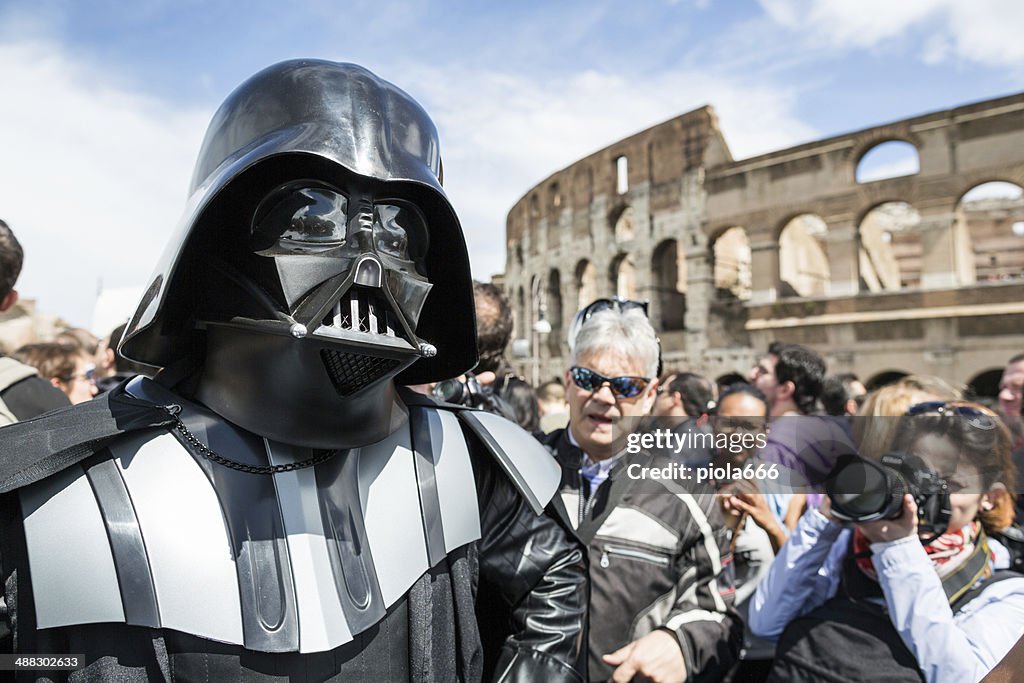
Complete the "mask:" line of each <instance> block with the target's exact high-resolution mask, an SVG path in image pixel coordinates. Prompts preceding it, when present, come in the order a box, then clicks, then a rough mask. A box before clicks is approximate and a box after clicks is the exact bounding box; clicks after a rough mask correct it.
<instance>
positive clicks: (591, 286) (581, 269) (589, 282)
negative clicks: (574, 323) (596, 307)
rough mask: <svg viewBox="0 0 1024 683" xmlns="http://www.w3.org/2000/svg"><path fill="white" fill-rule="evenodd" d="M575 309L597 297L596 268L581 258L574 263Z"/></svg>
mask: <svg viewBox="0 0 1024 683" xmlns="http://www.w3.org/2000/svg"><path fill="white" fill-rule="evenodd" d="M575 279H576V310H577V311H578V310H580V309H581V308H583V307H584V306H586V305H587V304H589V303H590V302H591V301H593V300H594V299H596V298H597V269H596V268H595V267H594V264H593V263H592V262H591V261H589V260H587V259H583V260H581V261H580V262H579V263H577V264H576V278H575Z"/></svg>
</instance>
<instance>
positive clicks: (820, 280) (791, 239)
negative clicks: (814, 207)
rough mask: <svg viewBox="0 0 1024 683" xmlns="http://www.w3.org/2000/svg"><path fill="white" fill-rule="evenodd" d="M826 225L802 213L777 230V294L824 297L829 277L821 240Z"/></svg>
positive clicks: (823, 245)
mask: <svg viewBox="0 0 1024 683" xmlns="http://www.w3.org/2000/svg"><path fill="white" fill-rule="evenodd" d="M827 233H828V226H827V225H825V221H824V220H822V219H821V217H820V216H817V215H816V214H812V213H802V214H799V215H796V216H794V217H793V218H790V219H789V220H788V221H786V222H785V223H784V224H783V226H782V229H781V230H780V231H779V294H780V296H782V297H786V296H825V295H826V294H828V283H829V279H830V277H831V270H830V268H829V262H828V255H827V253H826V251H825V237H826V235H827Z"/></svg>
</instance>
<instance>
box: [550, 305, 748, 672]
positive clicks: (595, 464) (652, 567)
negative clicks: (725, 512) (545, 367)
mask: <svg viewBox="0 0 1024 683" xmlns="http://www.w3.org/2000/svg"><path fill="white" fill-rule="evenodd" d="M609 301H610V302H611V304H610V305H608V306H605V307H602V310H599V311H597V312H594V313H592V314H591V315H589V317H588V316H586V315H584V316H578V318H581V320H580V321H579V322H580V323H581V324H580V326H579V328H578V332H577V333H576V335H575V337H574V339H573V340H572V341H573V343H572V344H571V346H572V352H571V357H570V367H569V368H568V369H567V370H566V373H565V390H566V399H567V401H568V403H569V425H568V427H567V428H565V429H560V430H557V431H555V432H552V433H551V434H549V435H547V437H545V443H546V445H547V446H548V448H549V449H550V450H551V451H552V452H553V453H554V455H555V458H556V460H557V461H558V463H559V465H560V466H561V468H562V482H561V487H560V492H561V496H562V500H563V502H564V503H565V506H566V509H567V511H568V516H569V518H570V521H571V523H572V524H573V526H574V528H575V529H576V532H577V534H578V536H579V537H580V540H581V541H582V542H584V543H586V544H587V546H588V548H589V551H590V580H591V603H590V610H591V611H590V629H589V643H588V644H589V650H590V655H589V659H588V668H589V673H590V678H591V680H594V681H598V680H608V679H609V678H611V679H612V680H614V681H629V680H633V677H634V676H637V677H640V678H644V680H654V681H684V680H695V681H699V680H719V679H720V678H721V677H722V675H723V674H724V673H725V672H726V671H727V670H728V669H729V667H730V666H731V665H732V663H733V661H734V660H735V656H736V651H737V649H738V645H739V637H740V634H741V627H740V625H739V622H738V621H737V620H736V619H735V618H734V612H733V611H732V609H731V607H730V603H731V593H732V585H731V580H730V579H728V578H727V577H726V576H724V575H723V573H722V568H723V566H724V565H727V564H728V560H727V559H726V558H727V554H728V539H727V532H726V530H725V528H724V525H723V523H722V519H721V515H720V512H719V509H718V506H717V504H716V503H715V498H714V496H713V495H711V493H712V492H711V489H710V488H708V487H706V486H702V485H696V484H695V483H694V482H692V481H688V480H685V478H683V479H675V480H671V481H663V480H654V481H652V480H651V479H650V478H641V473H642V472H643V471H645V470H647V471H652V470H654V469H662V468H664V467H665V466H666V465H668V464H670V462H671V461H670V460H669V459H668V458H667V457H665V456H663V455H658V454H652V453H651V452H649V451H646V450H643V449H639V448H634V447H633V446H635V442H636V440H635V439H634V438H631V437H635V436H638V435H639V434H638V433H637V430H639V429H640V425H641V424H643V422H642V421H643V419H644V416H645V415H647V413H648V412H649V410H650V408H651V405H652V404H653V403H654V400H655V396H656V390H657V388H658V380H657V370H658V359H659V349H658V341H657V338H656V336H655V333H654V330H653V329H652V327H651V324H650V322H649V321H648V319H647V316H646V314H645V312H644V311H643V310H641V307H639V306H629V305H628V304H629V303H631V302H622V301H619V300H609ZM585 310H586V309H585Z"/></svg>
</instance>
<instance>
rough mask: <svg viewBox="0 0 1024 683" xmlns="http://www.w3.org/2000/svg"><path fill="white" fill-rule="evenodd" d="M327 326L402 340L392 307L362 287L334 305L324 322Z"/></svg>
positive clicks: (382, 298)
mask: <svg viewBox="0 0 1024 683" xmlns="http://www.w3.org/2000/svg"><path fill="white" fill-rule="evenodd" d="M323 324H324V325H327V326H329V327H334V328H337V329H339V330H345V331H347V332H363V333H367V334H380V335H384V336H386V337H395V338H402V337H403V335H402V334H401V332H400V330H401V327H400V326H399V325H398V321H397V320H396V318H395V314H394V313H392V312H391V307H390V306H389V305H388V304H387V301H386V300H385V299H384V297H382V296H380V295H379V294H377V293H375V292H371V291H368V290H365V289H360V288H358V287H353V288H352V289H350V290H348V292H346V293H345V296H343V297H341V299H340V300H339V301H338V303H336V304H334V307H333V308H331V312H330V313H328V314H327V316H326V317H325V318H324V321H323Z"/></svg>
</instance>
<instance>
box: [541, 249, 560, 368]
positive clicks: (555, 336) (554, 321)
mask: <svg viewBox="0 0 1024 683" xmlns="http://www.w3.org/2000/svg"><path fill="white" fill-rule="evenodd" d="M544 298H545V300H546V302H547V305H546V309H547V310H546V318H547V321H548V322H549V323H550V324H551V334H549V335H548V351H549V352H550V353H551V355H552V356H559V355H561V345H562V315H563V307H562V275H561V273H559V271H558V269H557V268H552V269H551V270H550V271H548V282H547V289H546V292H545V297H544Z"/></svg>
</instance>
